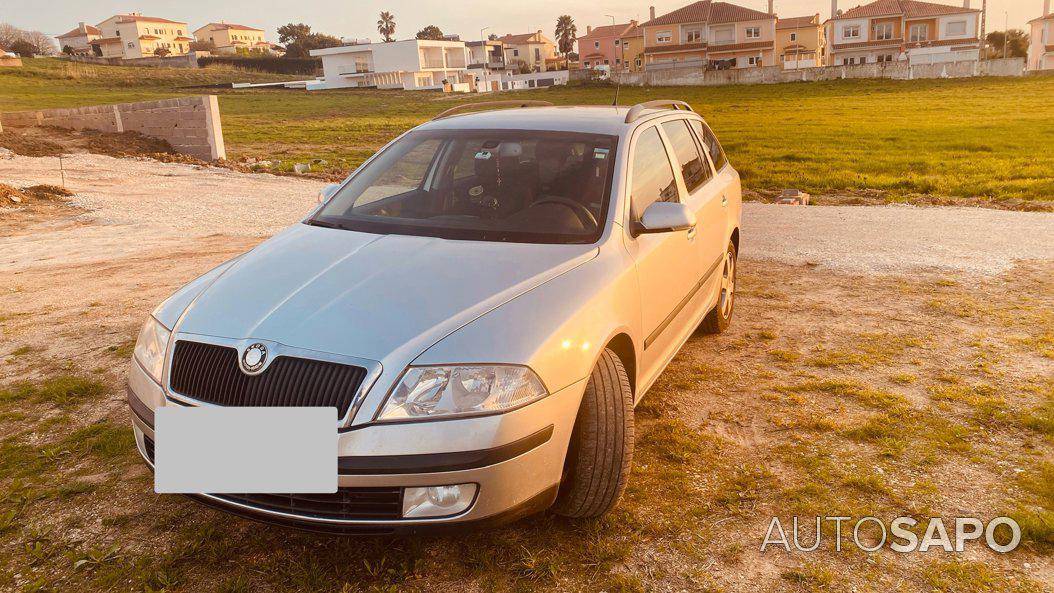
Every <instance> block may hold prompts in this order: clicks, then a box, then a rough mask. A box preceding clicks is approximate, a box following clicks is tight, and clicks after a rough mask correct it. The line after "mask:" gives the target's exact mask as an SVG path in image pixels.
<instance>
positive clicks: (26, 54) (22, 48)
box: [7, 39, 37, 58]
mask: <svg viewBox="0 0 1054 593" xmlns="http://www.w3.org/2000/svg"><path fill="white" fill-rule="evenodd" d="M7 51H9V52H11V53H13V54H17V55H19V56H22V57H23V58H32V57H33V56H34V55H36V53H37V46H35V45H33V44H32V43H30V42H28V41H26V40H25V39H19V40H17V41H15V42H14V43H12V44H11V47H9V48H7Z"/></svg>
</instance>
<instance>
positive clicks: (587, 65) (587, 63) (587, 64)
mask: <svg viewBox="0 0 1054 593" xmlns="http://www.w3.org/2000/svg"><path fill="white" fill-rule="evenodd" d="M582 64H583V65H584V66H585V67H586V68H588V67H589V60H586V61H585V62H582Z"/></svg>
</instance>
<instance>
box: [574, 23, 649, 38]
mask: <svg viewBox="0 0 1054 593" xmlns="http://www.w3.org/2000/svg"><path fill="white" fill-rule="evenodd" d="M634 28H636V27H635V25H634V24H633V23H624V24H621V25H604V26H601V27H593V30H592V31H590V32H589V33H586V34H585V35H583V36H582V37H579V38H578V39H579V40H582V39H589V38H592V37H620V38H621V37H626V33H628V32H629V31H631V30H633V29H634Z"/></svg>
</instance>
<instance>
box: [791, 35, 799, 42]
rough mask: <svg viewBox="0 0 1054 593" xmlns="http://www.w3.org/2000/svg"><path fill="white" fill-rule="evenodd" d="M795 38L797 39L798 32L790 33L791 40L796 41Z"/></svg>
mask: <svg viewBox="0 0 1054 593" xmlns="http://www.w3.org/2000/svg"><path fill="white" fill-rule="evenodd" d="M797 40H798V34H797V33H791V41H797Z"/></svg>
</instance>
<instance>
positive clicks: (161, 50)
mask: <svg viewBox="0 0 1054 593" xmlns="http://www.w3.org/2000/svg"><path fill="white" fill-rule="evenodd" d="M170 53H172V52H171V51H170V50H168V49H167V48H164V47H159V48H157V49H155V50H154V55H155V56H157V57H159V58H163V57H165V56H167V55H168V54H170Z"/></svg>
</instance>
